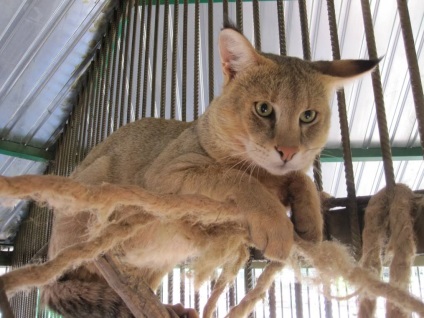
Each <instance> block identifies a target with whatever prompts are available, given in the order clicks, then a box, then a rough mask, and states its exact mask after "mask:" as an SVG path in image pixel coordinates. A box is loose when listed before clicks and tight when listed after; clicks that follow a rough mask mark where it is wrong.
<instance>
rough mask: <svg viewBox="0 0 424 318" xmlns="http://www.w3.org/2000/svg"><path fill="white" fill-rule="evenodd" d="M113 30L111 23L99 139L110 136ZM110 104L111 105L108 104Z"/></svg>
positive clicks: (105, 51)
mask: <svg viewBox="0 0 424 318" xmlns="http://www.w3.org/2000/svg"><path fill="white" fill-rule="evenodd" d="M111 32H112V27H111V24H109V26H108V29H107V32H106V42H105V43H106V45H105V48H104V51H103V54H104V55H105V68H104V74H103V77H104V78H105V82H104V86H103V87H102V88H103V100H102V116H103V119H102V127H101V129H100V136H99V140H103V139H105V137H107V136H108V133H107V131H108V127H109V125H108V123H110V111H111V109H110V105H111V104H110V102H109V100H110V97H109V96H110V95H111V94H112V92H111V91H110V90H109V83H110V71H111V68H112V64H113V62H112V60H111V56H112V43H111ZM108 105H109V106H108Z"/></svg>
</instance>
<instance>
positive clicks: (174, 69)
mask: <svg viewBox="0 0 424 318" xmlns="http://www.w3.org/2000/svg"><path fill="white" fill-rule="evenodd" d="M178 9H179V1H178V0H175V1H174V25H173V33H172V34H173V42H172V82H171V118H175V111H176V108H177V105H176V104H177V62H178V60H177V58H178Z"/></svg>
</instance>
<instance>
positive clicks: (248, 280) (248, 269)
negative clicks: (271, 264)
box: [244, 255, 254, 318]
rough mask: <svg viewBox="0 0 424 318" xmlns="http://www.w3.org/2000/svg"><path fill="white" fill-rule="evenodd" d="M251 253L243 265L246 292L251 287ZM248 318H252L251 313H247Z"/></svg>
mask: <svg viewBox="0 0 424 318" xmlns="http://www.w3.org/2000/svg"><path fill="white" fill-rule="evenodd" d="M252 259H253V257H252V255H250V257H249V260H248V261H247V263H246V265H245V266H244V289H245V293H246V294H247V293H248V292H249V291H250V290H251V289H252V288H253V268H252ZM248 317H249V318H253V317H254V316H253V313H251V314H249V316H248Z"/></svg>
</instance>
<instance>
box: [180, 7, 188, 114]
mask: <svg viewBox="0 0 424 318" xmlns="http://www.w3.org/2000/svg"><path fill="white" fill-rule="evenodd" d="M187 24H188V0H184V15H183V74H182V92H181V118H182V121H186V116H187V33H188V32H187Z"/></svg>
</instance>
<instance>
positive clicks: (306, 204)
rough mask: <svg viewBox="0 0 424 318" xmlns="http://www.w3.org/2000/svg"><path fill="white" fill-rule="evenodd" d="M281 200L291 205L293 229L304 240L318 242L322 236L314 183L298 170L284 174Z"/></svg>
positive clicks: (321, 220)
mask: <svg viewBox="0 0 424 318" xmlns="http://www.w3.org/2000/svg"><path fill="white" fill-rule="evenodd" d="M281 198H282V202H283V203H284V204H285V205H287V206H290V207H291V213H292V216H291V218H292V221H293V224H294V229H295V231H296V233H297V234H299V236H300V237H301V238H303V239H305V240H308V241H313V242H318V241H322V236H323V224H324V221H323V216H322V212H321V201H320V197H319V194H318V191H317V189H316V187H315V184H314V183H313V181H312V180H311V178H310V177H308V176H307V175H306V174H304V173H303V172H300V171H295V172H291V173H289V174H287V175H285V176H284V182H283V186H282V187H281Z"/></svg>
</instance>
